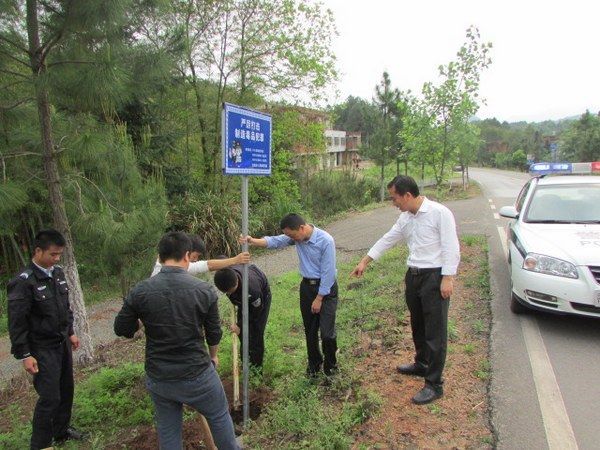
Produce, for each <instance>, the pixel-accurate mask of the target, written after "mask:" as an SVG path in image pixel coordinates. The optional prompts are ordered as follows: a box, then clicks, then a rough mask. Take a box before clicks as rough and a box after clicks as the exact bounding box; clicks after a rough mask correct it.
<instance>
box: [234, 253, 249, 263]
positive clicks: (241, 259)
mask: <svg viewBox="0 0 600 450" xmlns="http://www.w3.org/2000/svg"><path fill="white" fill-rule="evenodd" d="M249 262H250V253H248V252H242V253H240V254H239V255H237V256H236V257H235V263H236V264H248V263H249Z"/></svg>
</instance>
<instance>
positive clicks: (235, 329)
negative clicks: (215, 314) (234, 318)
mask: <svg viewBox="0 0 600 450" xmlns="http://www.w3.org/2000/svg"><path fill="white" fill-rule="evenodd" d="M229 329H230V330H231V332H232V333H235V334H237V335H238V336H239V335H240V327H238V326H237V324H235V323H234V324H232V325H231V326H230V327H229Z"/></svg>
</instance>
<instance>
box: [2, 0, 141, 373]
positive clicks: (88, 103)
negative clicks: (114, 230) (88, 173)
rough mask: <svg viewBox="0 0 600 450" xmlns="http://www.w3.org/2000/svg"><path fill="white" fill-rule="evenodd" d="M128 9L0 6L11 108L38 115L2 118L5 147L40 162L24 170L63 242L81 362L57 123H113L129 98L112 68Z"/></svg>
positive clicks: (123, 4) (121, 2)
mask: <svg viewBox="0 0 600 450" xmlns="http://www.w3.org/2000/svg"><path fill="white" fill-rule="evenodd" d="M129 6H130V3H129V2H128V1H126V0H114V1H111V2H106V1H102V0H91V1H88V2H76V1H72V0H64V1H58V0H57V1H51V2H42V1H37V0H26V1H24V0H11V1H4V2H3V8H2V9H3V14H2V15H0V21H1V27H0V30H1V31H0V55H2V56H3V58H2V59H3V60H4V61H6V60H7V59H8V60H11V61H13V62H14V64H15V65H17V66H18V68H17V69H16V70H11V72H13V74H12V76H14V77H15V78H17V79H19V81H21V82H23V83H22V87H20V89H19V91H15V90H13V91H12V92H11V94H12V95H13V101H14V103H13V105H12V106H13V108H12V109H11V110H12V111H13V112H15V113H16V112H20V113H22V114H29V112H30V111H31V110H32V109H33V110H35V113H36V117H35V120H33V121H32V122H31V123H29V124H27V126H25V125H24V123H23V122H22V121H21V122H20V124H19V123H16V124H15V123H11V122H10V121H4V122H3V124H4V125H7V124H8V127H9V128H5V136H10V137H7V138H6V140H5V143H8V144H7V146H8V148H13V151H14V152H15V154H16V155H17V156H16V157H18V158H19V159H20V160H21V161H24V160H25V155H29V156H28V157H27V160H28V161H31V160H33V161H34V162H35V163H36V164H37V163H38V162H39V161H40V159H41V164H40V165H41V170H40V169H39V168H36V164H30V166H29V169H30V170H33V171H36V169H37V173H42V174H43V177H42V178H43V182H44V186H45V192H44V195H47V204H48V205H49V210H50V216H51V218H52V222H53V223H54V226H55V227H56V228H57V229H58V230H59V231H61V232H62V233H63V235H64V236H65V238H66V241H67V245H66V248H65V252H64V263H65V266H66V269H65V273H66V276H67V279H68V282H69V285H70V287H71V295H70V299H71V304H72V307H73V312H74V316H75V329H76V333H77V334H78V335H79V336H80V340H81V343H82V345H81V351H80V352H78V355H79V361H80V362H81V363H87V362H90V361H91V360H92V359H93V345H92V341H91V337H90V335H89V326H88V322H87V317H86V310H85V304H84V302H83V292H82V289H81V283H80V279H79V271H78V265H77V260H76V257H75V247H76V245H77V243H76V242H75V240H74V239H73V233H72V228H73V227H72V223H73V222H72V219H71V220H70V219H69V214H68V211H67V207H66V194H65V186H67V185H68V186H71V183H70V181H67V182H66V181H65V177H64V175H65V173H66V170H67V169H68V168H69V166H68V163H67V160H66V159H65V155H67V154H68V153H69V150H70V149H69V148H68V141H69V139H67V135H64V134H59V131H57V130H61V129H62V126H63V125H61V122H63V123H65V124H66V123H67V122H68V121H67V120H66V117H67V116H68V115H77V114H85V112H86V111H89V112H92V111H93V114H95V115H96V117H99V118H103V119H105V120H114V111H115V105H116V104H117V103H118V102H119V101H121V100H122V99H123V98H124V97H125V96H126V95H127V92H126V90H125V86H126V82H127V79H126V78H127V77H126V75H125V74H124V73H123V71H121V70H120V68H119V67H118V65H116V64H115V60H118V58H115V54H116V55H118V54H119V50H120V43H121V42H122V40H123V38H124V37H125V36H131V34H128V32H129V31H131V30H127V29H126V28H125V27H124V24H123V21H124V20H126V19H127V18H128V15H127V11H128V8H129ZM3 70H4V69H3ZM60 99H62V100H60ZM32 123H33V124H35V126H36V127H37V133H38V137H37V138H34V137H33V136H32V135H29V134H26V133H27V132H28V131H29V129H30V128H31V124H32ZM80 131H81V129H80ZM10 132H12V134H10ZM57 136H58V138H57ZM37 158H39V159H37ZM92 170H93V169H92ZM34 173H35V172H34ZM12 175H13V176H15V173H14V172H13V174H12ZM17 175H18V174H17ZM40 219H41V217H40ZM41 222H42V220H39V221H38V222H37V223H35V227H39V226H40V225H41ZM31 228H33V226H31Z"/></svg>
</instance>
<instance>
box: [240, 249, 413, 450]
mask: <svg viewBox="0 0 600 450" xmlns="http://www.w3.org/2000/svg"><path fill="white" fill-rule="evenodd" d="M405 259H406V253H405V250H403V249H398V248H396V249H393V250H390V251H389V252H387V253H386V254H385V255H384V257H383V258H382V260H381V261H380V262H377V263H373V264H372V265H371V266H370V267H369V270H367V271H366V272H365V274H364V277H363V278H362V279H358V280H357V279H350V278H348V276H347V274H349V273H350V271H351V270H352V268H353V267H354V264H341V265H339V267H338V274H339V276H338V283H339V286H340V298H339V303H338V313H337V330H338V347H339V348H340V355H339V360H338V362H339V365H340V374H339V375H338V376H337V377H335V378H334V379H333V382H332V383H325V382H324V380H316V381H310V380H307V379H306V378H304V371H305V367H306V348H305V344H304V330H303V328H302V319H301V316H300V311H299V307H298V283H299V281H300V278H299V275H297V274H295V273H294V274H287V275H284V276H282V277H279V278H277V279H276V280H274V281H273V282H272V283H271V284H272V290H273V303H272V306H271V313H270V317H269V324H268V326H267V331H266V346H267V349H266V356H265V370H264V372H265V379H266V380H265V381H266V382H267V383H269V384H270V385H271V386H272V387H273V388H274V391H275V396H276V398H277V400H276V401H275V402H274V403H272V404H271V405H269V406H268V408H267V410H266V411H265V412H264V413H263V414H262V415H261V417H260V418H259V420H258V422H257V423H256V424H255V426H252V427H251V428H250V429H249V430H248V432H247V433H246V434H245V437H244V442H245V444H246V445H247V446H248V447H249V448H278V449H300V448H323V449H338V448H348V447H349V446H350V445H351V444H352V438H351V434H352V433H351V429H352V428H353V427H354V426H356V425H358V424H360V423H363V422H364V421H365V420H367V419H368V418H370V417H372V416H374V415H376V414H377V411H378V410H379V406H380V405H381V403H382V399H381V398H380V397H379V396H378V395H377V394H376V393H374V392H370V391H363V390H361V388H360V380H357V379H355V375H354V374H353V367H354V365H355V364H356V363H357V362H358V361H359V360H360V359H361V358H362V357H363V356H364V355H362V354H360V352H353V351H352V350H353V349H356V348H357V347H358V340H359V339H360V336H361V333H363V332H364V331H365V330H368V329H379V328H381V327H384V326H387V325H386V324H383V323H381V322H380V320H379V319H378V317H379V316H380V313H381V312H383V311H386V312H391V313H393V315H394V317H403V315H404V312H403V311H404V309H405V303H404V301H403V297H402V294H401V292H400V283H401V277H398V273H403V271H404V270H405V265H404V263H403V261H405ZM398 309H400V310H401V311H402V312H401V313H399V312H398ZM394 329H395V330H398V329H399V328H398V327H396V328H394V327H392V330H394ZM394 334H395V332H394ZM283 343H285V351H283V350H282V344H283ZM383 344H384V345H385V343H383Z"/></svg>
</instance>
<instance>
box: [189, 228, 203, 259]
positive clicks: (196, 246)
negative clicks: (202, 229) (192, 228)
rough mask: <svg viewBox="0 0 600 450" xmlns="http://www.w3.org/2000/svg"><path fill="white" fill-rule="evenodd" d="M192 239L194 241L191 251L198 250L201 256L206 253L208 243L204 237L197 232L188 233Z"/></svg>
mask: <svg viewBox="0 0 600 450" xmlns="http://www.w3.org/2000/svg"><path fill="white" fill-rule="evenodd" d="M188 236H189V238H190V240H191V241H192V249H191V250H190V251H192V252H198V253H200V255H201V256H204V255H206V244H205V243H204V241H203V240H202V238H201V237H200V236H198V235H197V234H191V233H189V234H188Z"/></svg>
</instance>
